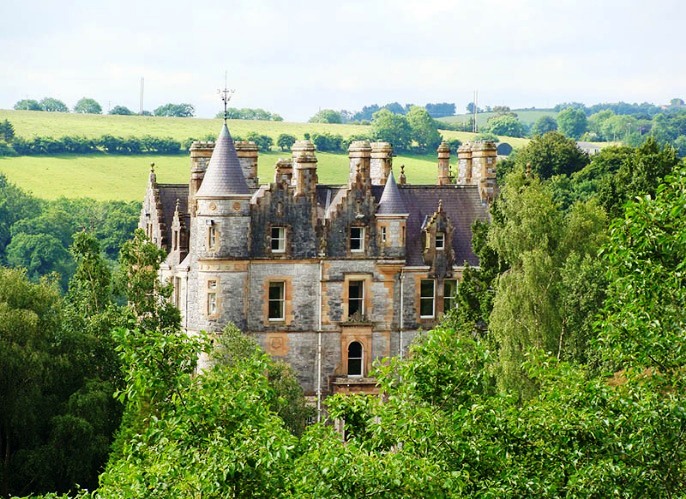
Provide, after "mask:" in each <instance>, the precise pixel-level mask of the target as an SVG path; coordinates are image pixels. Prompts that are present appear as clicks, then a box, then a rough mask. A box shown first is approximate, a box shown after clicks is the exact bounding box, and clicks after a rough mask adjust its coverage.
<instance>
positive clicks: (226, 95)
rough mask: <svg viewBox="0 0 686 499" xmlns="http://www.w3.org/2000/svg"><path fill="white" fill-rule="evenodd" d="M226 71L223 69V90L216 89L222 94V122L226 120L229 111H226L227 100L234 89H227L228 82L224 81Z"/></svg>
mask: <svg viewBox="0 0 686 499" xmlns="http://www.w3.org/2000/svg"><path fill="white" fill-rule="evenodd" d="M226 75H227V71H224V90H217V93H219V94H222V101H224V123H226V120H227V119H228V118H229V113H228V106H229V101H230V100H231V97H232V96H233V93H234V92H235V90H233V89H231V90H229V88H228V84H227V82H226V80H227V76H226Z"/></svg>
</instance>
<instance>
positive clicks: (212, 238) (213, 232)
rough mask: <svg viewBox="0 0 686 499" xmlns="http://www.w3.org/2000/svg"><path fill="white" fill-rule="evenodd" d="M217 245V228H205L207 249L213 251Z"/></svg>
mask: <svg viewBox="0 0 686 499" xmlns="http://www.w3.org/2000/svg"><path fill="white" fill-rule="evenodd" d="M216 245H217V228H216V227H215V226H214V225H210V226H209V227H208V228H207V249H210V250H213V249H215V246H216Z"/></svg>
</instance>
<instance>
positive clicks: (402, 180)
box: [400, 165, 407, 185]
mask: <svg viewBox="0 0 686 499" xmlns="http://www.w3.org/2000/svg"><path fill="white" fill-rule="evenodd" d="M406 182H407V177H406V176H405V165H400V185H405V183H406Z"/></svg>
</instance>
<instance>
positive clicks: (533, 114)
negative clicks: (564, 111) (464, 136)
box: [438, 109, 557, 126]
mask: <svg viewBox="0 0 686 499" xmlns="http://www.w3.org/2000/svg"><path fill="white" fill-rule="evenodd" d="M512 112H513V113H515V114H516V115H517V118H519V121H521V122H522V123H524V124H525V125H527V126H531V125H533V124H534V123H536V121H537V120H538V119H539V118H541V117H542V116H552V117H553V118H555V117H556V116H557V112H555V111H553V110H552V109H513V110H512ZM496 114H497V113H479V114H478V115H477V117H476V122H477V124H478V125H479V126H484V125H485V124H486V122H487V121H488V118H490V117H491V116H495V115H496ZM471 117H472V115H471V114H469V113H465V114H457V115H455V116H447V117H445V118H439V119H438V120H439V121H444V122H446V123H466V122H467V121H469V118H471Z"/></svg>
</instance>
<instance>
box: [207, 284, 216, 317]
mask: <svg viewBox="0 0 686 499" xmlns="http://www.w3.org/2000/svg"><path fill="white" fill-rule="evenodd" d="M216 313H217V281H214V280H212V281H207V315H216Z"/></svg>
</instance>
